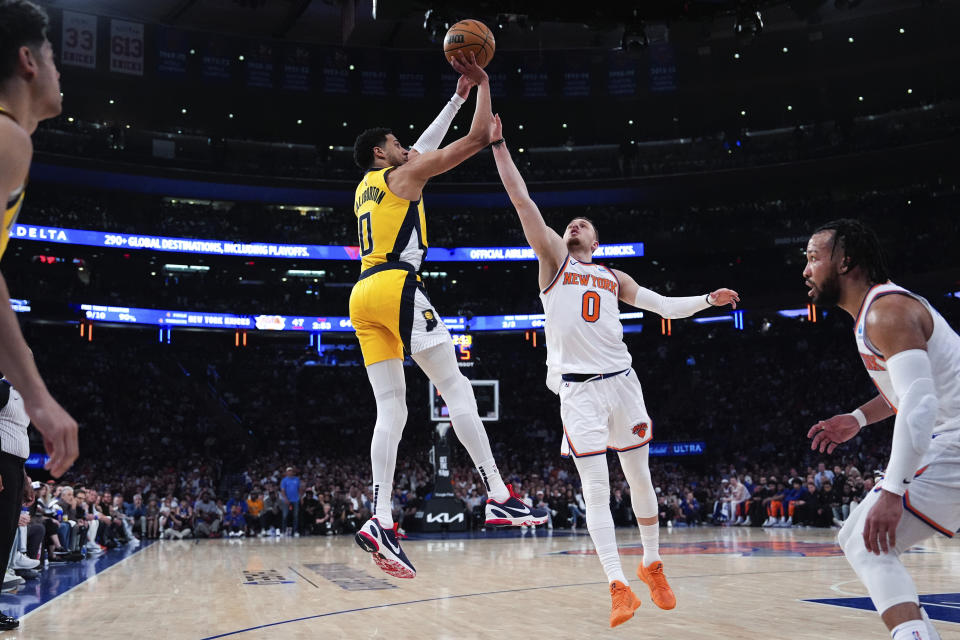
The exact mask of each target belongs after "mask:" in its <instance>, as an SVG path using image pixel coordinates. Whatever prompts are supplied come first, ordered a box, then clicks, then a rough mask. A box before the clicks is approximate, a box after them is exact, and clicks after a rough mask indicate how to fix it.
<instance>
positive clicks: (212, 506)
mask: <svg viewBox="0 0 960 640" xmlns="http://www.w3.org/2000/svg"><path fill="white" fill-rule="evenodd" d="M193 511H194V518H195V522H196V533H197V537H198V538H200V537H202V538H219V537H220V525H221V523H222V521H223V511H222V510H221V509H220V507H218V506H217V503H216V502H215V501H214V500H213V497H212V496H211V495H210V490H209V489H204V490H203V491H201V492H200V499H199V500H197V502H196V504H195V505H194V506H193Z"/></svg>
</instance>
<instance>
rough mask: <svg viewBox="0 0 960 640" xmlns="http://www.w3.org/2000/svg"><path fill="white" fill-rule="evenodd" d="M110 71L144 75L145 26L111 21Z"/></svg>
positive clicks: (122, 21) (124, 21)
mask: <svg viewBox="0 0 960 640" xmlns="http://www.w3.org/2000/svg"><path fill="white" fill-rule="evenodd" d="M110 71H115V72H117V73H127V74H130V75H132V76H142V75H143V24H142V23H140V22H127V21H126V20H116V19H113V20H111V21H110Z"/></svg>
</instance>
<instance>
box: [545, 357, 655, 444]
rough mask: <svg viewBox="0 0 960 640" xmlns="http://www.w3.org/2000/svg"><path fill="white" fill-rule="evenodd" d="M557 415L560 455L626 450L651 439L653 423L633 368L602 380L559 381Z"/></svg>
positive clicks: (646, 442)
mask: <svg viewBox="0 0 960 640" xmlns="http://www.w3.org/2000/svg"><path fill="white" fill-rule="evenodd" d="M560 417H561V419H562V420H563V441H562V443H561V446H560V454H561V455H562V456H564V457H567V456H570V455H573V456H575V457H577V458H582V457H584V456H596V455H600V454H605V453H606V452H607V450H608V449H609V450H612V451H629V450H630V449H636V448H637V447H642V446H644V445H646V444H648V443H649V442H650V441H651V440H652V439H653V423H652V421H651V420H650V416H649V415H648V414H647V407H646V405H645V404H644V402H643V390H642V389H641V388H640V381H639V380H637V374H636V372H635V371H634V370H633V369H628V370H627V371H626V372H625V373H622V374H620V375H617V376H613V377H610V378H604V379H602V380H601V379H595V380H590V381H588V382H566V381H563V382H561V383H560Z"/></svg>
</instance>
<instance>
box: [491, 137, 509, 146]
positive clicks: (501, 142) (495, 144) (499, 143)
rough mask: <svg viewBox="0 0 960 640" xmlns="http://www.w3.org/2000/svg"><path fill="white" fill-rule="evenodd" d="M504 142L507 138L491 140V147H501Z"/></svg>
mask: <svg viewBox="0 0 960 640" xmlns="http://www.w3.org/2000/svg"><path fill="white" fill-rule="evenodd" d="M504 142H506V140H504V139H503V138H500V139H499V140H494V141H493V142H491V143H490V146H491V147H499V146H500V145H502V144H503V143H504Z"/></svg>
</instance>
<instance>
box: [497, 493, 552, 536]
mask: <svg viewBox="0 0 960 640" xmlns="http://www.w3.org/2000/svg"><path fill="white" fill-rule="evenodd" d="M507 489H509V490H510V497H509V498H508V499H507V500H505V501H504V502H497V501H496V500H494V499H493V498H490V499H488V500H487V508H486V514H487V521H486V526H488V527H529V526H533V525H537V524H543V523H545V522H546V521H547V520H548V519H549V517H550V514H548V513H547V510H546V509H534V508H533V507H528V506H527V505H526V504H524V502H523V500H521V499H520V496H519V495H518V494H517V493H516V492H515V491H514V490H513V485H512V484H508V485H507Z"/></svg>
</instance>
